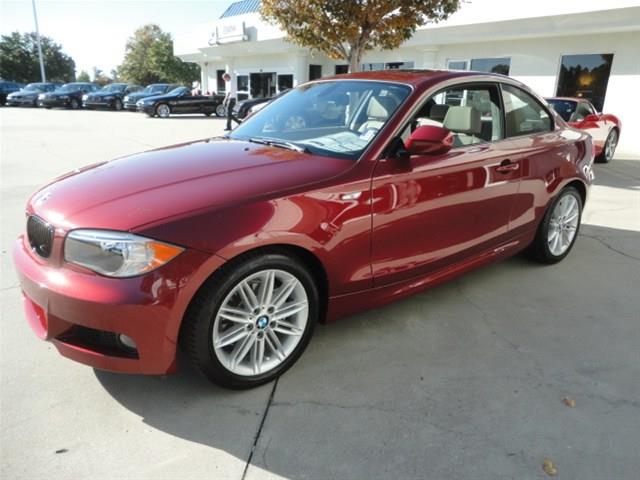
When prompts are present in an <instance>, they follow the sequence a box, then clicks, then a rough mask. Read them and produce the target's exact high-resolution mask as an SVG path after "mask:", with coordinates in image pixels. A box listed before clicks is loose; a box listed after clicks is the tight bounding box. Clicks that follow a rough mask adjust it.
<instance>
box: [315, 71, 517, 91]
mask: <svg viewBox="0 0 640 480" xmlns="http://www.w3.org/2000/svg"><path fill="white" fill-rule="evenodd" d="M477 76H482V77H487V76H489V77H495V79H496V80H501V79H506V78H509V77H505V76H504V75H499V74H497V73H487V72H475V71H461V70H418V69H411V70H395V69H394V70H377V71H373V72H358V73H347V74H343V75H334V76H331V77H323V78H322V79H318V80H316V81H324V80H334V79H341V80H342V79H344V80H346V79H354V80H377V81H387V82H396V83H405V84H409V85H413V86H414V87H419V86H424V85H427V84H433V83H437V82H440V81H444V80H449V79H454V78H461V79H462V78H465V77H469V78H471V77H477Z"/></svg>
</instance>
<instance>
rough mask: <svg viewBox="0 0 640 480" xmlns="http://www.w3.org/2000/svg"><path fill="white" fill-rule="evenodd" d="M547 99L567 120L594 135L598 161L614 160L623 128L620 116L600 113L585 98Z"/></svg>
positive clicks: (573, 125) (607, 161)
mask: <svg viewBox="0 0 640 480" xmlns="http://www.w3.org/2000/svg"><path fill="white" fill-rule="evenodd" d="M546 100H547V102H548V103H549V105H551V106H552V107H553V109H554V110H555V111H556V112H557V113H558V115H560V116H561V117H562V119H563V120H564V121H565V122H567V123H568V124H569V125H571V126H572V127H575V128H579V129H580V130H584V131H586V132H588V133H589V134H590V135H591V136H592V137H593V146H594V148H595V152H596V159H597V160H598V161H600V162H604V163H609V162H610V161H611V160H613V155H614V154H615V151H616V147H617V146H618V140H620V131H621V129H622V124H621V123H620V120H619V119H618V117H616V116H615V115H611V114H609V113H598V112H597V110H596V109H595V107H594V106H593V105H592V103H591V102H590V101H589V100H587V99H585V98H568V97H553V98H547V99H546Z"/></svg>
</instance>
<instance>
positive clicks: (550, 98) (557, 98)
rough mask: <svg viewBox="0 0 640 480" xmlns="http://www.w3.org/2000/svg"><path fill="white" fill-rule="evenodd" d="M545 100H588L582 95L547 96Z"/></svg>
mask: <svg viewBox="0 0 640 480" xmlns="http://www.w3.org/2000/svg"><path fill="white" fill-rule="evenodd" d="M545 100H562V101H563V102H588V101H589V100H587V99H586V98H580V97H545Z"/></svg>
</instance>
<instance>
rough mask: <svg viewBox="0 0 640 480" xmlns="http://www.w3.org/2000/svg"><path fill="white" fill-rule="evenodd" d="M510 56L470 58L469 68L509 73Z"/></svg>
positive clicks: (477, 70)
mask: <svg viewBox="0 0 640 480" xmlns="http://www.w3.org/2000/svg"><path fill="white" fill-rule="evenodd" d="M510 66H511V59H510V58H474V59H472V60H471V70H474V71H476V72H489V73H499V74H501V75H509V67H510Z"/></svg>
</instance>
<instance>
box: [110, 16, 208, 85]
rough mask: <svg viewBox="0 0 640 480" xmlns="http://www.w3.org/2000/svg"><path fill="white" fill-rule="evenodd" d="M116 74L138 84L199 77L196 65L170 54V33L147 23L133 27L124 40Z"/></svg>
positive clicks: (189, 79) (182, 81)
mask: <svg viewBox="0 0 640 480" xmlns="http://www.w3.org/2000/svg"><path fill="white" fill-rule="evenodd" d="M118 74H119V76H120V78H122V79H123V80H125V81H129V82H135V83H139V84H141V85H148V84H150V83H157V82H175V83H191V82H193V81H194V80H199V79H200V67H199V66H198V65H196V64H194V63H186V62H183V61H182V60H180V59H179V58H177V57H176V56H174V55H173V40H172V39H171V35H170V34H169V33H165V32H163V31H162V29H161V28H160V27H159V26H158V25H154V24H149V25H144V26H143V27H140V28H139V29H137V30H136V31H135V32H134V34H133V36H132V37H130V38H129V40H128V41H127V47H126V50H125V55H124V60H123V62H122V65H120V66H119V67H118Z"/></svg>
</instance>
